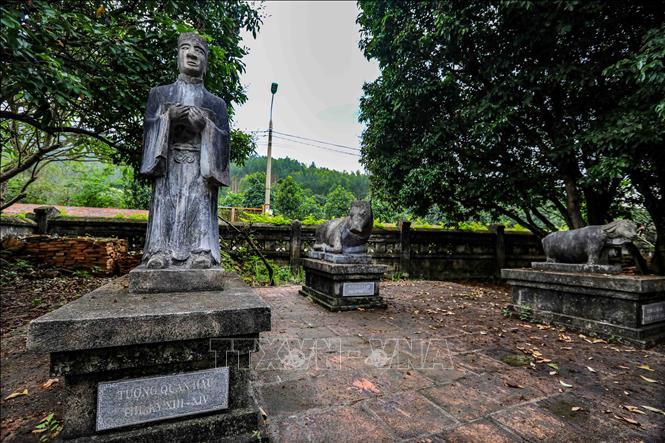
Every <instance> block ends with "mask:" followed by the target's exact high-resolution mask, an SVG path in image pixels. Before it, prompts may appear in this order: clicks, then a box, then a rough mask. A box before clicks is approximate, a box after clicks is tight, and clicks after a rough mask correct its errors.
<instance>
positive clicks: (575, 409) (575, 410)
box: [570, 406, 582, 412]
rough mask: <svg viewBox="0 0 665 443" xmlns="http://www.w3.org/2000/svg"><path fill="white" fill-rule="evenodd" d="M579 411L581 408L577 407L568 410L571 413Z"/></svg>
mask: <svg viewBox="0 0 665 443" xmlns="http://www.w3.org/2000/svg"><path fill="white" fill-rule="evenodd" d="M580 409H582V408H581V407H579V406H573V407H572V408H570V410H571V411H573V412H577V411H579V410H580Z"/></svg>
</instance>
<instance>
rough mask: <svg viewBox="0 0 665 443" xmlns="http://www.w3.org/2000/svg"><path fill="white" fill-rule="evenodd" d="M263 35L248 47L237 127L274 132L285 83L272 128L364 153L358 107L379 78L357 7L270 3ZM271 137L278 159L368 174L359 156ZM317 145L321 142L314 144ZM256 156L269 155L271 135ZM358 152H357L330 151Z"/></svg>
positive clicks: (248, 37)
mask: <svg viewBox="0 0 665 443" xmlns="http://www.w3.org/2000/svg"><path fill="white" fill-rule="evenodd" d="M264 5H265V13H266V15H267V17H266V18H265V19H264V23H263V26H262V27H261V30H260V31H259V33H258V34H257V36H256V39H254V38H253V37H252V36H251V34H248V35H244V39H243V44H244V45H245V46H247V47H248V48H249V55H247V56H246V57H245V60H244V61H245V64H246V68H247V71H246V72H245V74H244V75H243V76H242V78H241V81H242V83H243V85H244V86H245V88H246V91H247V96H248V101H247V103H245V104H244V105H242V106H241V107H239V108H238V109H237V111H236V117H235V126H236V127H237V128H239V129H242V130H245V131H262V130H267V129H268V120H269V112H270V84H271V83H272V82H277V83H279V89H278V91H277V94H276V95H275V104H274V108H273V129H274V131H277V132H282V133H285V134H291V135H295V136H299V137H305V138H309V139H315V140H322V141H325V142H330V143H335V144H338V145H343V146H349V147H352V148H356V149H359V148H360V134H361V132H362V125H361V124H360V123H358V104H359V100H360V96H361V95H362V85H363V83H364V82H370V81H373V80H375V79H376V78H377V77H378V75H379V70H378V64H377V63H376V62H369V61H367V60H366V59H365V57H364V56H363V55H362V52H361V51H360V49H359V48H358V40H359V36H360V34H359V27H358V25H357V24H356V22H355V21H356V17H357V16H358V9H357V6H356V3H355V2H353V1H338V2H320V1H317V2H299V1H296V2H281V1H280V2H270V1H269V2H266V3H265V4H264ZM278 136H280V135H279V134H275V138H273V151H272V152H273V157H277V158H279V157H290V158H294V159H297V160H299V161H301V162H304V163H306V164H310V163H311V162H314V163H315V164H316V165H317V166H323V167H327V168H332V169H337V170H347V171H355V170H360V169H362V166H361V165H360V163H359V162H358V160H359V157H358V156H357V155H348V154H343V153H341V152H335V151H331V150H326V149H320V148H315V147H312V146H307V145H305V144H302V143H311V142H309V141H307V140H302V139H300V140H299V141H301V142H302V143H296V142H293V141H287V140H284V139H282V138H277V137H278ZM314 144H316V143H314ZM258 146H259V148H258V154H259V155H265V154H266V146H267V136H266V137H259V138H258ZM328 148H330V149H335V150H338V151H343V152H349V153H355V154H359V153H358V152H357V151H352V150H349V149H343V148H339V147H335V146H328Z"/></svg>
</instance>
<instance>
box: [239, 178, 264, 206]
mask: <svg viewBox="0 0 665 443" xmlns="http://www.w3.org/2000/svg"><path fill="white" fill-rule="evenodd" d="M265 189H266V173H265V172H255V173H253V174H249V175H246V176H245V177H243V178H242V180H240V191H241V192H242V194H243V196H244V198H243V202H242V204H243V205H244V206H245V207H246V208H260V207H261V206H263V202H264V198H265Z"/></svg>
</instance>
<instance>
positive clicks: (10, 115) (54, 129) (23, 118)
mask: <svg viewBox="0 0 665 443" xmlns="http://www.w3.org/2000/svg"><path fill="white" fill-rule="evenodd" d="M0 118H6V119H10V120H17V121H20V122H23V123H27V124H28V125H30V126H34V127H35V128H37V129H39V130H41V131H44V132H46V133H48V134H58V133H61V132H67V133H71V134H80V135H86V136H88V137H92V138H95V139H97V140H99V141H101V142H103V143H106V144H107V145H109V146H111V147H114V148H118V144H117V143H114V142H112V141H111V140H109V139H107V138H106V137H103V136H101V135H99V134H97V133H96V132H92V131H88V130H87V129H81V128H74V127H71V126H43V125H42V124H41V123H40V122H39V121H37V120H35V119H34V118H32V117H30V116H27V115H24V114H17V113H14V112H9V111H0Z"/></svg>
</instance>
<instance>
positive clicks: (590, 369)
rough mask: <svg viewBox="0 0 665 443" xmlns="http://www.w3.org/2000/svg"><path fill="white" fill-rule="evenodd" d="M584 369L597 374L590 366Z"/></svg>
mask: <svg viewBox="0 0 665 443" xmlns="http://www.w3.org/2000/svg"><path fill="white" fill-rule="evenodd" d="M586 368H587V369H588V370H589V371H591V372H597V371H596V370H595V369H594V368H592V367H591V366H587V367H586Z"/></svg>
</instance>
